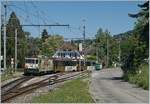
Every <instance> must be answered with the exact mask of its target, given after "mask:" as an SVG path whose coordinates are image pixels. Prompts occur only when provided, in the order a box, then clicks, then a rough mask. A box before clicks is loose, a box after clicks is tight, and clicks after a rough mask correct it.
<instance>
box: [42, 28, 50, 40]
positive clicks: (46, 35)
mask: <svg viewBox="0 0 150 104" xmlns="http://www.w3.org/2000/svg"><path fill="white" fill-rule="evenodd" d="M48 37H49V36H48V32H47V30H46V29H43V32H42V41H43V42H44V41H45V39H47V38H48Z"/></svg>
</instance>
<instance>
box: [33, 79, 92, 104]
mask: <svg viewBox="0 0 150 104" xmlns="http://www.w3.org/2000/svg"><path fill="white" fill-rule="evenodd" d="M88 91H89V88H88V82H87V81H82V79H75V80H72V81H70V82H66V83H65V84H64V85H63V86H61V87H60V88H59V89H57V90H54V91H51V92H49V93H48V94H46V95H41V96H38V97H34V98H33V100H32V102H33V103H93V102H94V101H93V99H92V98H91V96H90V94H89V92H88Z"/></svg>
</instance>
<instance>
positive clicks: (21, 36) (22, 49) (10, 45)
mask: <svg viewBox="0 0 150 104" xmlns="http://www.w3.org/2000/svg"><path fill="white" fill-rule="evenodd" d="M6 28H7V29H6V37H7V42H6V43H7V44H6V46H7V50H6V51H7V65H10V62H11V58H14V55H15V54H14V53H15V29H17V40H18V41H17V48H18V50H17V53H18V57H17V58H18V66H19V67H23V65H24V57H25V56H26V52H27V51H26V49H27V37H26V32H24V31H23V29H22V26H21V25H20V21H19V19H18V17H17V16H16V14H15V12H12V13H11V15H10V18H9V20H8V24H7V26H6Z"/></svg>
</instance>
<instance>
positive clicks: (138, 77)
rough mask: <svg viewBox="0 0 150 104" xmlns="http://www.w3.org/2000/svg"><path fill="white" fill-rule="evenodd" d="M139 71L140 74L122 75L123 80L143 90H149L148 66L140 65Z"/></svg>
mask: <svg viewBox="0 0 150 104" xmlns="http://www.w3.org/2000/svg"><path fill="white" fill-rule="evenodd" d="M139 70H141V73H136V74H132V73H128V74H126V75H124V79H125V80H127V81H129V82H131V83H135V84H137V85H138V86H139V87H142V88H143V89H146V90H148V89H149V65H148V64H142V65H141V66H140V67H139Z"/></svg>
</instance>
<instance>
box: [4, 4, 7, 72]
mask: <svg viewBox="0 0 150 104" xmlns="http://www.w3.org/2000/svg"><path fill="white" fill-rule="evenodd" d="M4 12H5V13H4V70H6V69H7V67H6V16H7V6H6V4H4Z"/></svg>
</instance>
